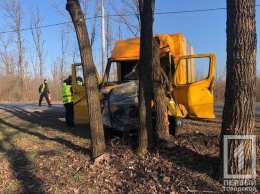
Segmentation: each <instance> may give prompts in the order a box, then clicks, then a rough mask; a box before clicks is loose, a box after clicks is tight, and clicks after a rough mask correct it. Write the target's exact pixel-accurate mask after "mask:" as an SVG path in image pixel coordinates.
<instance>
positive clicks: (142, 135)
mask: <svg viewBox="0 0 260 194" xmlns="http://www.w3.org/2000/svg"><path fill="white" fill-rule="evenodd" d="M154 3H155V2H154V0H152V1H149V0H139V10H140V16H141V38H140V61H139V99H138V103H139V105H138V106H139V109H138V110H139V111H138V116H139V120H138V124H139V145H138V149H137V154H138V155H144V154H146V153H147V152H148V149H150V148H151V147H152V144H153V131H152V109H151V100H152V98H151V94H152V87H151V85H152V84H151V83H152V79H151V72H152V38H153V20H154V19H153V15H154V6H155V5H154Z"/></svg>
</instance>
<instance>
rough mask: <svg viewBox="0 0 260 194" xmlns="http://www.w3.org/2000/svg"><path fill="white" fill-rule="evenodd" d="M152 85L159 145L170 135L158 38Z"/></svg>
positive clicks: (155, 48)
mask: <svg viewBox="0 0 260 194" xmlns="http://www.w3.org/2000/svg"><path fill="white" fill-rule="evenodd" d="M152 83H153V84H152V86H153V99H154V110H155V111H154V114H155V115H154V116H155V130H156V132H157V138H158V143H159V142H161V141H162V140H166V139H168V138H169V136H170V134H169V125H168V122H169V121H168V113H167V105H166V98H165V91H164V88H163V83H162V81H161V65H160V42H159V39H158V38H154V39H153V63H152Z"/></svg>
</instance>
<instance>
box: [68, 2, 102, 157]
mask: <svg viewBox="0 0 260 194" xmlns="http://www.w3.org/2000/svg"><path fill="white" fill-rule="evenodd" d="M66 9H67V11H68V12H69V13H70V16H71V18H72V21H73V24H74V27H75V30H76V34H77V38H78V44H79V49H80V55H81V60H82V66H83V70H84V71H83V74H84V79H85V83H86V84H85V88H86V91H87V92H86V95H87V104H88V109H89V120H90V130H91V141H92V147H93V150H92V152H93V158H96V157H98V156H100V155H102V154H103V153H104V152H105V138H104V129H103V123H102V118H101V109H100V101H99V96H98V87H97V83H96V72H95V65H94V62H93V57H92V50H91V46H90V42H89V37H88V32H87V27H86V22H85V18H84V16H83V13H82V11H81V7H80V4H79V1H78V0H67V5H66Z"/></svg>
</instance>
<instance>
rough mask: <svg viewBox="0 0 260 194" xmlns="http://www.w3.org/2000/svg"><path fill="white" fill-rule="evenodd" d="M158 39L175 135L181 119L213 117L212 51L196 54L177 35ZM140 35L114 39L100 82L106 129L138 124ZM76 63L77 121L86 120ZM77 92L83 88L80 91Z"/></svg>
mask: <svg viewBox="0 0 260 194" xmlns="http://www.w3.org/2000/svg"><path fill="white" fill-rule="evenodd" d="M155 36H156V37H158V38H159V40H160V65H161V77H162V83H163V84H165V87H164V88H165V98H166V99H167V108H168V115H169V123H170V129H171V131H172V133H175V134H176V133H177V132H178V129H181V128H182V118H185V117H195V118H202V119H203V118H214V117H215V116H214V100H213V84H214V71H215V55H214V54H211V53H210V54H194V50H193V47H192V46H191V45H190V44H189V43H188V41H187V40H186V39H185V37H184V36H183V35H182V34H181V33H176V34H159V35H155ZM139 53H140V38H132V39H127V40H122V41H117V42H116V44H115V47H114V49H113V51H112V54H111V57H110V58H109V59H108V63H107V66H106V70H105V73H104V76H103V79H102V82H101V81H100V79H99V77H98V75H97V81H98V83H99V87H100V98H101V102H102V119H103V124H104V126H105V127H108V128H113V129H115V130H118V131H124V132H127V131H130V130H136V129H137V128H138V126H137V124H138V110H137V109H138V85H139V76H142V75H139V63H138V62H139ZM80 68H81V65H80V64H74V65H73V66H72V81H73V83H72V85H73V89H74V109H75V116H74V117H75V122H77V123H88V122H89V119H88V112H87V110H86V109H87V107H86V106H87V104H86V99H85V94H86V91H84V87H83V86H80V85H78V84H77V80H76V78H77V77H78V76H79V74H80V70H79V69H80ZM80 91H81V92H80Z"/></svg>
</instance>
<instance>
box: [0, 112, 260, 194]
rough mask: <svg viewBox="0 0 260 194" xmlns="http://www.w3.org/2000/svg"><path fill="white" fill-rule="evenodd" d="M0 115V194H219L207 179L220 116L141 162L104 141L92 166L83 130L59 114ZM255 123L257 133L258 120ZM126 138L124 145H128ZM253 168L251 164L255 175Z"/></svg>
mask: <svg viewBox="0 0 260 194" xmlns="http://www.w3.org/2000/svg"><path fill="white" fill-rule="evenodd" d="M0 115H1V117H0V127H1V129H0V177H1V179H0V191H1V192H0V193H1V194H9V193H10V194H27V193H34V194H35V193H36V194H37V193H44V194H45V193H47V194H49V193H50V194H56V193H57V194H61V193H62V194H63V193H65V194H67V193H68V194H74V193H87V194H92V193H171V192H175V191H177V192H180V191H183V192H185V191H187V190H188V189H191V190H194V191H198V192H197V193H202V192H203V191H207V192H210V193H220V192H221V191H222V185H221V184H220V183H219V182H218V181H217V180H215V179H214V177H213V174H214V170H215V168H216V160H217V159H218V151H219V150H218V134H219V132H220V125H221V120H220V117H218V118H217V119H216V120H214V121H212V122H211V121H209V122H207V121H197V120H187V121H185V128H186V130H187V132H188V134H184V135H182V136H180V137H179V138H172V140H173V141H172V144H171V146H170V147H168V148H167V147H166V148H165V149H162V150H157V151H156V152H155V153H150V154H148V155H147V156H145V157H142V158H139V157H137V156H136V155H135V154H134V150H133V146H132V144H130V143H129V144H123V143H122V142H123V141H122V140H121V139H120V138H114V139H111V140H107V151H108V153H109V156H110V157H109V161H102V163H101V165H99V166H95V165H94V164H93V163H92V161H91V160H90V150H91V142H90V132H89V130H88V129H87V126H79V127H77V128H73V129H70V128H67V127H66V125H65V122H64V118H63V116H64V114H63V112H55V113H52V112H37V111H35V112H26V111H23V110H19V111H17V110H15V109H13V110H12V109H8V110H6V111H4V110H2V109H0ZM256 123H257V126H256V128H257V129H258V130H259V129H260V124H259V123H260V120H259V119H258V120H257V122H256ZM195 131H196V132H195ZM129 138H130V139H128V141H125V142H132V138H133V137H129ZM135 143H136V142H135ZM259 160H260V157H259V155H258V160H257V161H259ZM205 166H206V168H205ZM259 169H260V166H259V163H258V162H257V173H259V172H260V170H259Z"/></svg>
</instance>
